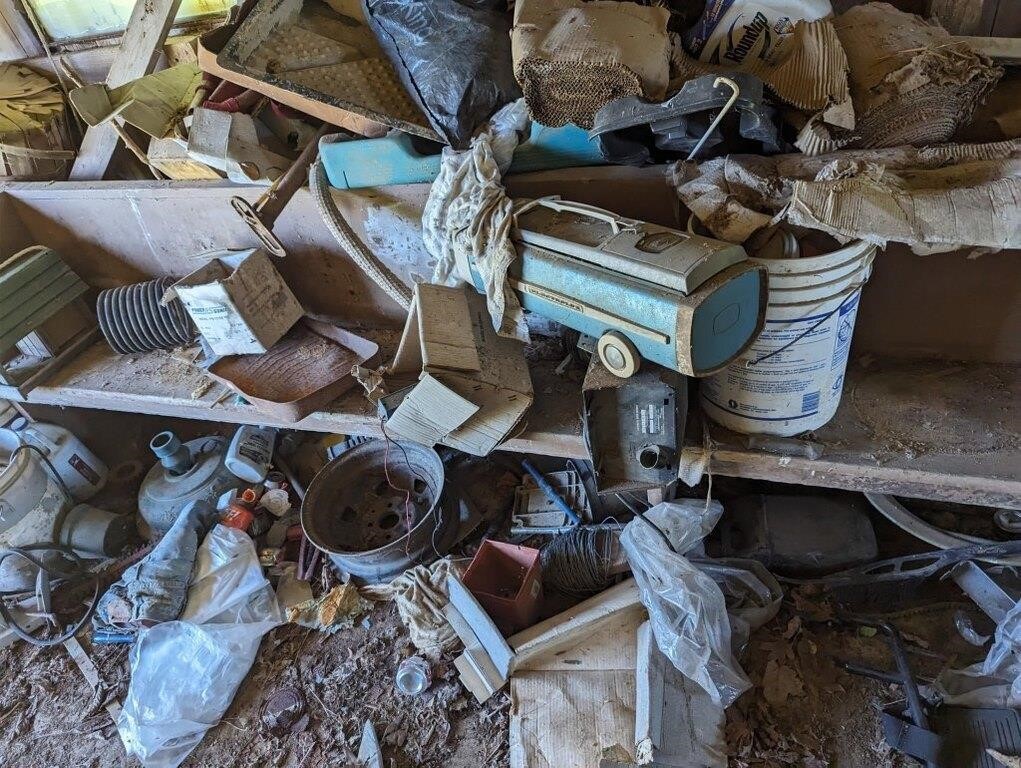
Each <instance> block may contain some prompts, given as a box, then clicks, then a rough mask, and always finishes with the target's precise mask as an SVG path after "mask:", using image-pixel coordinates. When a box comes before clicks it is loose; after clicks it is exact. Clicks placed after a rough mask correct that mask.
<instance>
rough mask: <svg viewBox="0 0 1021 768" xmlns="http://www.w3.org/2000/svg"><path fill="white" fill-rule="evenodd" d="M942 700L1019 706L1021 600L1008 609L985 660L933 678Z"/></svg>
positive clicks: (970, 703) (956, 702) (987, 705)
mask: <svg viewBox="0 0 1021 768" xmlns="http://www.w3.org/2000/svg"><path fill="white" fill-rule="evenodd" d="M935 687H936V690H937V691H938V692H939V693H940V695H941V697H942V699H943V701H944V702H945V703H947V704H953V705H956V706H962V707H1021V601H1018V602H1017V603H1015V604H1014V607H1013V608H1011V609H1010V610H1009V611H1007V614H1006V615H1005V616H1004V617H1003V619H1002V620H1001V621H1000V623H999V624H997V625H996V634H995V635H994V636H993V644H992V646H991V647H990V648H989V653H988V654H987V655H986V658H985V660H984V661H980V662H978V663H977V664H972V665H971V666H970V667H965V668H964V669H945V670H943V672H941V673H940V675H939V677H938V678H937V679H936V686H935Z"/></svg>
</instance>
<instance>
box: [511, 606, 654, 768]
mask: <svg viewBox="0 0 1021 768" xmlns="http://www.w3.org/2000/svg"><path fill="white" fill-rule="evenodd" d="M644 620H645V616H644V614H635V613H630V614H627V615H622V616H621V617H620V618H619V619H618V620H616V621H614V622H613V624H611V625H610V626H608V627H606V628H604V629H603V630H601V631H600V632H597V633H595V634H593V635H592V636H590V637H589V638H588V639H586V640H585V641H584V642H582V643H581V644H579V645H578V646H576V647H575V648H573V649H570V650H567V651H561V652H557V653H552V654H550V655H549V656H546V657H543V658H540V659H537V660H535V661H533V662H530V663H529V664H528V665H527V667H528V668H527V669H519V670H516V671H515V672H514V676H513V677H512V678H511V721H510V762H511V768H595V767H596V766H598V765H599V761H600V760H601V759H603V758H607V759H611V760H615V761H617V762H633V760H634V751H635V750H634V741H635V695H636V693H635V665H636V659H637V642H638V638H637V633H638V625H639V624H641V623H642V622H643V621H644Z"/></svg>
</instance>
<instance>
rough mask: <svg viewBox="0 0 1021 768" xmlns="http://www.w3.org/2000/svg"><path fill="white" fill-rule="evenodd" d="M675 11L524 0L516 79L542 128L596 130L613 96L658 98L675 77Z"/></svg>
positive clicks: (611, 2)
mask: <svg viewBox="0 0 1021 768" xmlns="http://www.w3.org/2000/svg"><path fill="white" fill-rule="evenodd" d="M669 20H670V12H669V11H668V10H667V9H666V8H653V7H648V6H642V5H638V4H637V3H631V2H615V0H591V2H583V1H582V0H518V2H517V3H516V5H515V8H514V28H513V29H512V30H511V51H512V55H513V57H514V76H515V77H516V78H517V81H518V83H519V84H520V85H521V89H522V91H523V92H524V94H525V101H526V102H527V103H528V109H529V111H530V112H531V114H532V116H533V117H534V118H535V119H536V120H537V121H538V122H540V123H542V124H543V125H549V126H560V125H566V124H567V123H575V124H577V125H580V126H582V127H584V128H591V127H592V120H593V118H594V117H595V114H596V112H598V111H599V109H600V108H601V107H602V106H603V105H605V104H607V103H608V102H610V101H613V100H614V99H619V98H623V97H625V96H644V97H646V98H647V99H650V100H652V101H659V100H661V99H662V98H663V97H664V96H665V95H666V89H667V83H668V81H669V78H670V38H669V35H668V34H667V23H668V22H669Z"/></svg>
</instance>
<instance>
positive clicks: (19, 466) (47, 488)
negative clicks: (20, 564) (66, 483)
mask: <svg viewBox="0 0 1021 768" xmlns="http://www.w3.org/2000/svg"><path fill="white" fill-rule="evenodd" d="M20 446H21V436H20V435H19V434H18V433H17V432H15V431H14V430H13V429H0V545H25V544H35V543H38V542H45V541H52V540H53V538H54V535H55V532H56V525H57V520H58V518H59V517H60V513H61V512H62V511H63V509H64V508H65V506H67V503H68V502H67V499H66V498H65V496H64V494H63V492H62V491H61V489H60V486H59V484H58V483H57V481H56V480H54V479H53V478H52V477H51V476H50V473H49V472H47V471H46V468H45V467H44V466H43V461H42V459H40V458H39V455H38V454H36V453H35V452H33V451H30V450H21V451H18V448H19V447H20Z"/></svg>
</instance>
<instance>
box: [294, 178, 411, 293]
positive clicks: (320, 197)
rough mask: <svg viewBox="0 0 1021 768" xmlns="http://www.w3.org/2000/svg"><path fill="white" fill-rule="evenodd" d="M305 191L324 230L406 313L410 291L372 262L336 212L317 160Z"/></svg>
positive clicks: (358, 239) (380, 264) (365, 248)
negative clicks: (312, 201)
mask: <svg viewBox="0 0 1021 768" xmlns="http://www.w3.org/2000/svg"><path fill="white" fill-rule="evenodd" d="M309 187H310V188H311V190H312V198H313V199H314V200H315V203H316V207H317V208H318V209H319V213H320V214H321V215H322V217H323V221H325V222H326V226H327V228H328V229H329V230H330V232H332V233H333V236H334V237H335V238H337V242H338V243H340V245H341V247H342V248H343V249H344V251H346V252H347V254H348V255H349V256H350V257H351V258H352V259H353V260H354V262H355V264H357V265H358V266H359V267H361V269H362V271H363V272H364V273H365V274H366V275H368V276H369V277H370V278H371V279H372V282H374V283H375V284H376V285H378V286H379V287H380V288H382V289H383V290H384V291H386V294H387V295H388V296H389V297H390V298H391V299H393V300H394V301H396V302H397V303H398V304H400V305H401V306H402V307H404V308H405V309H409V308H410V307H411V289H410V288H408V286H406V285H405V284H404V283H403V282H401V280H400V278H398V277H397V276H396V275H395V274H394V273H393V272H392V271H391V270H390V268H389V267H387V266H386V265H385V264H384V263H383V262H382V261H380V260H379V259H378V258H376V256H375V255H374V254H373V253H372V252H371V251H370V250H369V249H368V248H367V247H366V246H365V244H364V243H363V242H362V241H361V238H359V237H358V235H357V234H356V233H355V231H354V230H353V229H352V228H351V225H350V224H348V223H347V220H346V219H345V218H344V217H343V215H341V213H340V211H339V210H337V206H336V204H335V203H334V202H333V198H332V197H331V196H330V183H329V181H328V180H327V178H326V170H325V169H324V168H323V163H322V161H321V160H317V161H316V164H315V165H314V166H312V171H311V172H310V173H309Z"/></svg>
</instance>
